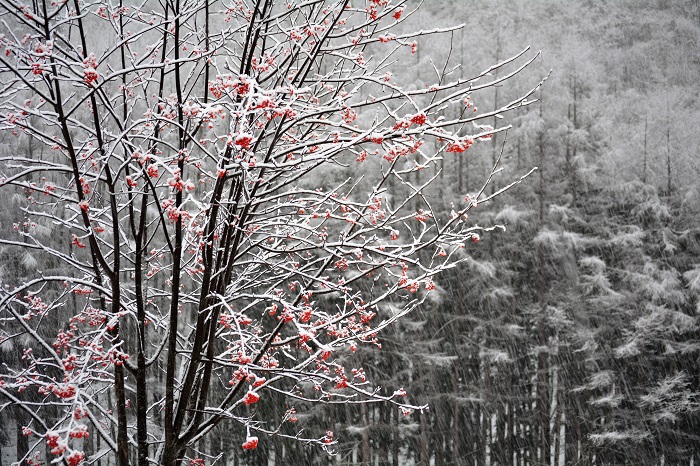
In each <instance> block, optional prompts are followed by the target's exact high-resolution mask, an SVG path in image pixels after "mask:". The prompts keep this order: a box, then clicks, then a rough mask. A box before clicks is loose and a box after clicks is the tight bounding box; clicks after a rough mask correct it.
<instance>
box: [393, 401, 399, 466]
mask: <svg viewBox="0 0 700 466" xmlns="http://www.w3.org/2000/svg"><path fill="white" fill-rule="evenodd" d="M392 411H393V421H392V428H391V431H392V433H393V436H394V440H393V442H391V463H392V465H393V466H399V445H400V444H401V438H400V436H399V410H398V409H393V410H392Z"/></svg>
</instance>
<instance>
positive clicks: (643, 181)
mask: <svg viewBox="0 0 700 466" xmlns="http://www.w3.org/2000/svg"><path fill="white" fill-rule="evenodd" d="M648 126H649V117H648V116H645V117H644V164H643V169H642V183H646V182H647V129H648Z"/></svg>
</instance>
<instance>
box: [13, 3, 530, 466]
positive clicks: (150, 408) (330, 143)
mask: <svg viewBox="0 0 700 466" xmlns="http://www.w3.org/2000/svg"><path fill="white" fill-rule="evenodd" d="M1 8H2V15H3V16H4V18H5V21H4V22H3V26H2V28H3V31H2V32H3V34H2V35H0V45H2V48H3V52H4V53H1V54H0V79H1V80H2V87H1V88H0V126H1V127H2V132H3V137H4V138H5V144H6V146H5V147H6V148H7V149H8V150H7V151H6V155H5V156H4V157H3V159H2V163H3V173H2V179H1V180H0V184H1V185H2V186H3V190H4V191H3V192H4V193H6V194H5V195H6V196H10V195H11V193H13V194H16V193H21V194H22V195H23V196H24V200H23V201H22V203H21V204H17V205H20V206H21V215H19V216H18V217H21V219H20V218H18V219H17V220H16V221H15V222H14V233H13V234H14V237H5V238H2V240H1V241H2V244H3V245H5V246H6V247H7V248H9V249H8V250H11V251H21V252H17V254H23V255H24V256H23V257H24V258H25V259H24V260H25V265H26V264H27V261H28V260H30V258H33V260H34V261H35V262H34V263H33V264H34V266H33V267H28V268H29V269H32V271H31V272H30V273H28V276H27V277H26V279H23V280H21V281H20V280H19V278H20V277H13V276H8V275H5V276H4V277H3V283H2V290H1V291H0V313H1V314H0V315H1V318H2V322H3V327H2V330H1V332H2V333H1V334H0V338H1V341H2V345H3V347H9V346H12V347H15V348H21V350H22V354H21V357H18V358H16V359H14V360H12V363H11V364H9V363H8V364H7V365H6V366H5V367H4V368H3V369H2V371H3V373H2V375H1V376H0V395H1V396H2V397H3V398H4V399H5V400H6V401H7V402H8V403H9V404H5V405H2V406H11V405H15V406H17V407H18V409H19V410H20V411H23V414H24V415H23V417H22V419H23V420H26V425H22V426H19V429H21V430H22V433H23V434H24V435H25V436H26V437H28V439H29V442H28V444H27V447H26V449H27V451H26V452H23V453H24V455H23V458H20V460H21V461H23V462H26V463H27V464H31V463H33V464H36V463H37V462H38V461H40V460H41V458H42V457H43V456H44V455H43V453H42V451H47V452H48V453H47V456H49V458H48V459H47V460H48V461H64V462H65V463H67V464H69V465H78V464H82V463H84V462H86V461H89V462H92V461H94V460H98V459H100V458H102V457H105V456H108V457H113V458H115V459H116V463H117V464H118V465H120V466H126V465H131V464H138V465H139V466H145V465H147V464H149V463H154V464H163V465H177V464H182V463H183V461H185V462H187V461H189V464H191V465H196V464H204V462H205V461H207V458H205V455H206V454H210V453H211V452H212V451H214V450H215V449H213V448H211V446H209V447H207V446H206V445H207V442H210V441H211V438H210V437H211V434H212V432H214V430H215V429H216V428H217V426H219V425H220V424H221V423H224V422H233V423H237V424H238V425H240V426H242V428H243V431H244V432H245V435H243V436H241V438H240V439H239V440H238V444H239V445H240V446H241V447H242V448H243V450H248V451H251V450H254V449H255V448H256V447H257V445H258V442H259V441H261V439H262V437H264V436H268V435H269V436H286V437H289V438H292V439H296V440H299V441H301V442H306V443H310V444H316V445H319V446H320V447H322V448H324V449H327V450H329V451H332V450H333V448H334V445H335V442H336V436H335V434H334V433H333V432H332V431H331V430H330V429H328V430H327V431H326V429H325V428H324V429H320V430H319V428H318V426H307V428H305V429H304V428H301V427H295V428H294V429H292V430H291V431H290V430H289V427H288V426H289V425H290V424H294V422H295V421H296V420H297V412H296V411H295V409H294V407H293V403H294V400H298V401H300V402H310V403H314V404H347V403H360V404H361V405H362V406H364V405H365V404H366V403H372V402H383V403H389V404H393V405H395V406H396V409H400V410H402V411H403V412H405V413H410V412H411V411H412V410H415V409H420V408H422V407H421V406H415V405H412V404H411V403H410V401H408V399H407V398H406V396H405V395H406V394H405V392H404V391H403V390H402V389H399V390H396V391H393V392H390V393H388V392H384V391H382V390H381V389H379V388H378V387H377V388H375V386H374V385H373V384H372V382H371V381H370V380H367V377H366V375H365V371H364V370H363V368H362V367H350V366H347V365H345V364H344V361H345V360H344V359H343V357H342V355H343V353H344V352H345V351H355V349H356V348H357V346H358V345H361V344H370V345H377V346H380V344H381V343H380V340H379V332H380V331H381V330H382V329H384V328H385V327H386V326H388V325H390V324H392V323H393V322H395V321H396V320H398V319H400V318H402V317H403V316H405V315H406V314H407V313H409V312H410V311H411V310H413V309H415V308H416V307H417V306H418V305H419V304H420V303H421V302H423V300H424V299H425V297H426V295H427V294H428V293H429V292H430V291H431V290H433V289H434V288H435V283H434V279H435V277H436V276H437V275H438V274H440V272H442V271H444V270H446V269H449V268H451V267H453V266H454V265H455V264H458V263H459V262H461V261H464V260H465V259H466V256H465V255H464V254H462V253H461V250H462V248H464V245H465V243H468V242H473V241H477V240H478V239H479V235H480V234H483V229H482V228H481V227H478V226H476V225H474V224H472V223H470V221H469V220H468V219H467V216H466V214H467V212H468V211H469V210H470V209H472V208H474V207H476V206H477V204H479V203H483V202H484V201H486V200H488V199H490V198H491V197H493V194H492V193H495V194H498V193H499V192H501V191H502V190H500V189H499V190H490V191H488V194H486V193H487V191H485V190H484V189H482V190H481V191H480V192H479V193H478V194H476V195H474V194H472V195H471V196H470V197H468V198H466V199H465V198H464V195H463V194H462V195H461V196H455V197H454V199H452V200H451V201H452V202H453V207H452V208H451V211H450V212H446V213H443V212H442V211H436V210H435V209H434V208H433V206H432V204H433V201H432V200H431V199H430V198H429V197H427V196H425V195H424V193H425V192H427V191H428V190H429V189H430V186H431V184H432V183H433V182H434V181H435V180H436V179H437V178H438V176H439V175H438V172H437V171H435V170H427V169H429V168H435V167H440V166H441V161H442V160H443V158H460V157H468V156H469V153H470V152H469V151H470V147H471V146H472V145H474V144H479V142H480V141H488V140H490V139H491V137H492V136H493V134H495V133H497V132H501V131H504V130H505V129H507V126H503V127H499V128H494V127H492V126H489V125H488V124H486V123H492V122H493V121H496V120H495V117H496V116H499V117H500V116H501V115H502V114H505V113H507V112H508V111H510V110H514V109H517V108H520V107H523V106H526V105H528V104H529V103H530V102H532V101H533V100H534V98H533V97H532V96H533V94H534V92H535V91H536V90H537V89H538V88H539V85H540V84H541V83H538V82H537V81H535V82H534V83H533V86H532V89H530V90H529V91H526V92H523V93H522V94H521V95H520V96H518V97H517V98H515V99H514V100H510V101H504V102H503V103H501V104H500V105H498V106H494V107H490V108H489V109H488V110H479V111H478V110H477V108H476V107H475V106H474V104H473V102H474V100H477V99H478V96H479V95H481V93H482V92H485V93H487V94H488V93H489V92H491V93H492V89H493V87H494V86H498V85H501V84H502V83H504V82H506V81H507V80H508V79H510V78H512V77H513V76H515V75H517V74H518V73H519V72H520V71H522V70H523V69H524V68H525V67H526V66H528V65H529V64H530V63H531V62H532V61H533V60H534V59H535V58H536V56H537V55H536V54H533V53H528V51H527V50H526V51H523V52H521V53H519V54H518V55H516V56H514V57H512V58H509V59H506V60H504V61H501V62H499V63H497V64H495V65H494V66H493V67H490V68H489V69H487V70H485V71H484V72H482V73H477V74H475V75H472V76H470V75H468V73H466V72H457V71H458V70H459V68H458V67H455V66H453V65H450V66H448V65H447V63H448V62H445V63H446V64H445V66H444V67H442V68H438V67H434V70H430V69H429V70H425V75H428V74H429V73H431V72H432V73H434V75H435V76H434V80H435V81H434V84H429V85H427V86H420V87H415V86H408V87H407V86H401V85H399V84H398V83H397V81H396V80H395V79H394V76H393V74H392V70H396V68H397V67H401V66H403V65H402V63H404V62H406V61H407V60H410V59H411V58H410V57H411V55H412V54H414V53H417V49H418V40H419V38H422V39H421V40H423V39H425V40H428V39H429V38H431V37H433V36H435V35H440V34H444V33H450V32H452V31H454V30H456V29H458V28H459V26H455V27H447V28H442V29H421V30H410V29H407V28H405V27H403V26H402V25H403V23H404V22H405V21H406V19H407V18H410V16H411V15H412V14H413V13H414V10H412V9H410V8H408V5H406V4H405V2H403V1H390V0H366V1H365V0H363V1H360V2H352V3H350V2H349V1H348V0H328V1H323V0H312V1H303V2H302V1H291V0H290V1H272V0H235V1H232V2H202V1H183V0H168V1H166V2H162V3H157V2H141V3H129V4H126V3H123V2H119V3H114V2H107V1H103V0H98V1H78V0H67V1H52V2H49V1H48V0H41V1H38V2H34V3H31V4H26V5H25V4H22V3H19V2H14V1H4V0H3V1H2V7H1ZM495 71H498V73H497V74H494V72H495ZM460 76H462V77H460ZM496 76H497V77H496ZM482 121H483V122H485V123H484V124H482V123H481V122H482ZM13 137H16V138H17V141H19V140H24V141H28V144H30V145H31V147H33V148H41V149H40V150H38V149H36V150H31V151H30V150H22V151H20V150H18V149H17V148H18V147H19V146H18V145H17V144H18V143H13V142H7V141H8V138H9V139H10V140H11V139H12V138H13ZM492 170H493V171H495V170H498V167H497V166H493V168H492ZM423 171H424V172H423ZM348 172H351V173H355V174H359V176H357V175H348V176H345V177H342V176H343V175H344V174H345V175H347V174H348ZM421 173H425V174H424V175H423V176H422V177H421V176H419V175H420V174H421ZM488 179H490V177H489V178H488ZM520 179H521V178H515V179H514V181H513V183H517V182H518V181H519V180H520ZM485 181H488V180H485ZM509 186H510V185H509ZM506 187H507V186H506ZM504 189H505V188H504ZM472 190H473V188H472ZM47 232H50V233H49V234H47ZM267 399H270V400H280V404H279V405H276V404H273V405H272V406H270V405H269V404H268V405H266V406H268V408H267V409H266V414H265V415H261V413H260V411H259V410H257V409H256V407H258V406H263V404H264V403H265V401H266V400H267ZM271 412H276V414H274V415H272V414H270V413H271ZM300 424H301V423H300ZM295 426H296V424H295Z"/></svg>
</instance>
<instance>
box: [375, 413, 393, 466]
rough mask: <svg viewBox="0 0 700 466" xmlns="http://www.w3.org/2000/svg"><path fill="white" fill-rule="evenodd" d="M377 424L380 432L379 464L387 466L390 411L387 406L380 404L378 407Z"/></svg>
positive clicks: (389, 439) (389, 440) (389, 442)
mask: <svg viewBox="0 0 700 466" xmlns="http://www.w3.org/2000/svg"><path fill="white" fill-rule="evenodd" d="M379 423H380V425H381V431H380V432H379V435H378V438H379V448H378V450H379V464H380V465H382V466H384V465H388V464H389V445H390V444H391V436H390V434H389V432H390V428H391V427H390V426H391V410H390V409H389V406H388V405H386V404H384V403H382V404H380V405H379Z"/></svg>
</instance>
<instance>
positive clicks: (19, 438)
mask: <svg viewBox="0 0 700 466" xmlns="http://www.w3.org/2000/svg"><path fill="white" fill-rule="evenodd" d="M14 408H15V409H14V415H15V441H16V447H17V461H18V463H19V466H27V465H28V464H29V463H27V461H26V460H23V458H24V457H25V455H26V454H27V453H28V452H29V440H28V439H27V437H25V436H24V434H23V433H22V427H24V426H26V425H28V424H29V417H28V415H27V413H26V412H25V411H24V409H23V408H22V407H21V406H18V405H15V406H14Z"/></svg>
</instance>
